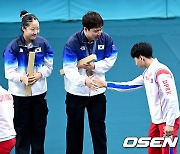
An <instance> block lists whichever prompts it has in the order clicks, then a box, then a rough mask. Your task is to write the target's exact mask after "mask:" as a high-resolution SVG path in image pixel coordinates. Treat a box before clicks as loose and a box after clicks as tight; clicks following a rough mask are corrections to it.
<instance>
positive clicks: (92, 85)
mask: <svg viewBox="0 0 180 154" xmlns="http://www.w3.org/2000/svg"><path fill="white" fill-rule="evenodd" d="M93 77H94V75H91V76H89V77H87V78H86V80H85V84H86V86H88V87H89V88H90V89H91V90H93V91H95V90H97V89H98V87H97V85H96V84H95V83H94V82H93Z"/></svg>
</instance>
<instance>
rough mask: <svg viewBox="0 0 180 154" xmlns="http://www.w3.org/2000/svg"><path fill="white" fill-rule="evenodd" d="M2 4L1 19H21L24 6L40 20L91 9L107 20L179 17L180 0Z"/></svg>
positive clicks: (65, 17) (75, 16)
mask: <svg viewBox="0 0 180 154" xmlns="http://www.w3.org/2000/svg"><path fill="white" fill-rule="evenodd" d="M0 4H1V9H0V22H19V21H20V19H19V18H18V16H19V12H20V11H21V10H23V9H26V10H28V11H29V12H31V13H34V14H36V15H37V16H38V17H39V19H40V21H50V20H79V19H81V18H82V15H83V14H84V13H86V12H87V11H88V10H94V11H98V12H99V13H100V14H101V15H102V16H103V18H104V19H105V20H119V19H137V18H150V17H153V18H157V17H158V18H169V17H179V16H180V9H179V6H180V0H173V1H172V0H156V1H152V0H50V1H45V0H30V1H26V0H24V1H22V0H16V1H15V0H8V1H7V0H1V1H0Z"/></svg>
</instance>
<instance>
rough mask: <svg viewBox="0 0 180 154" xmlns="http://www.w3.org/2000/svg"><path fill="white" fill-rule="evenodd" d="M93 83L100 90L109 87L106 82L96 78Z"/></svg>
mask: <svg viewBox="0 0 180 154" xmlns="http://www.w3.org/2000/svg"><path fill="white" fill-rule="evenodd" d="M93 83H94V84H95V86H97V87H98V88H103V87H107V83H106V81H104V80H102V79H100V78H99V77H96V78H94V79H93Z"/></svg>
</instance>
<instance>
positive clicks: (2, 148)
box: [0, 138, 16, 154]
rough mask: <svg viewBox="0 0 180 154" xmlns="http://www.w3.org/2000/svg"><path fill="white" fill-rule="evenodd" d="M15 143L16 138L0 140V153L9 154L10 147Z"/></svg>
mask: <svg viewBox="0 0 180 154" xmlns="http://www.w3.org/2000/svg"><path fill="white" fill-rule="evenodd" d="M15 143H16V138H12V139H10V140H7V141H3V142H0V154H10V152H11V150H12V148H13V147H14V145H15Z"/></svg>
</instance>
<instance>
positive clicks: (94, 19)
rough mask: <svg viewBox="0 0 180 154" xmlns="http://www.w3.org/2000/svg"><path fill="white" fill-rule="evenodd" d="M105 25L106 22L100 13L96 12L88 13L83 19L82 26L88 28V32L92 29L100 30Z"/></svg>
mask: <svg viewBox="0 0 180 154" xmlns="http://www.w3.org/2000/svg"><path fill="white" fill-rule="evenodd" d="M103 24H104V21H103V19H102V17H101V16H100V14H99V13H97V12H94V11H89V12H87V13H86V14H85V15H84V16H83V17H82V25H83V27H86V28H87V29H88V30H90V29H91V28H99V27H102V26H103Z"/></svg>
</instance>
